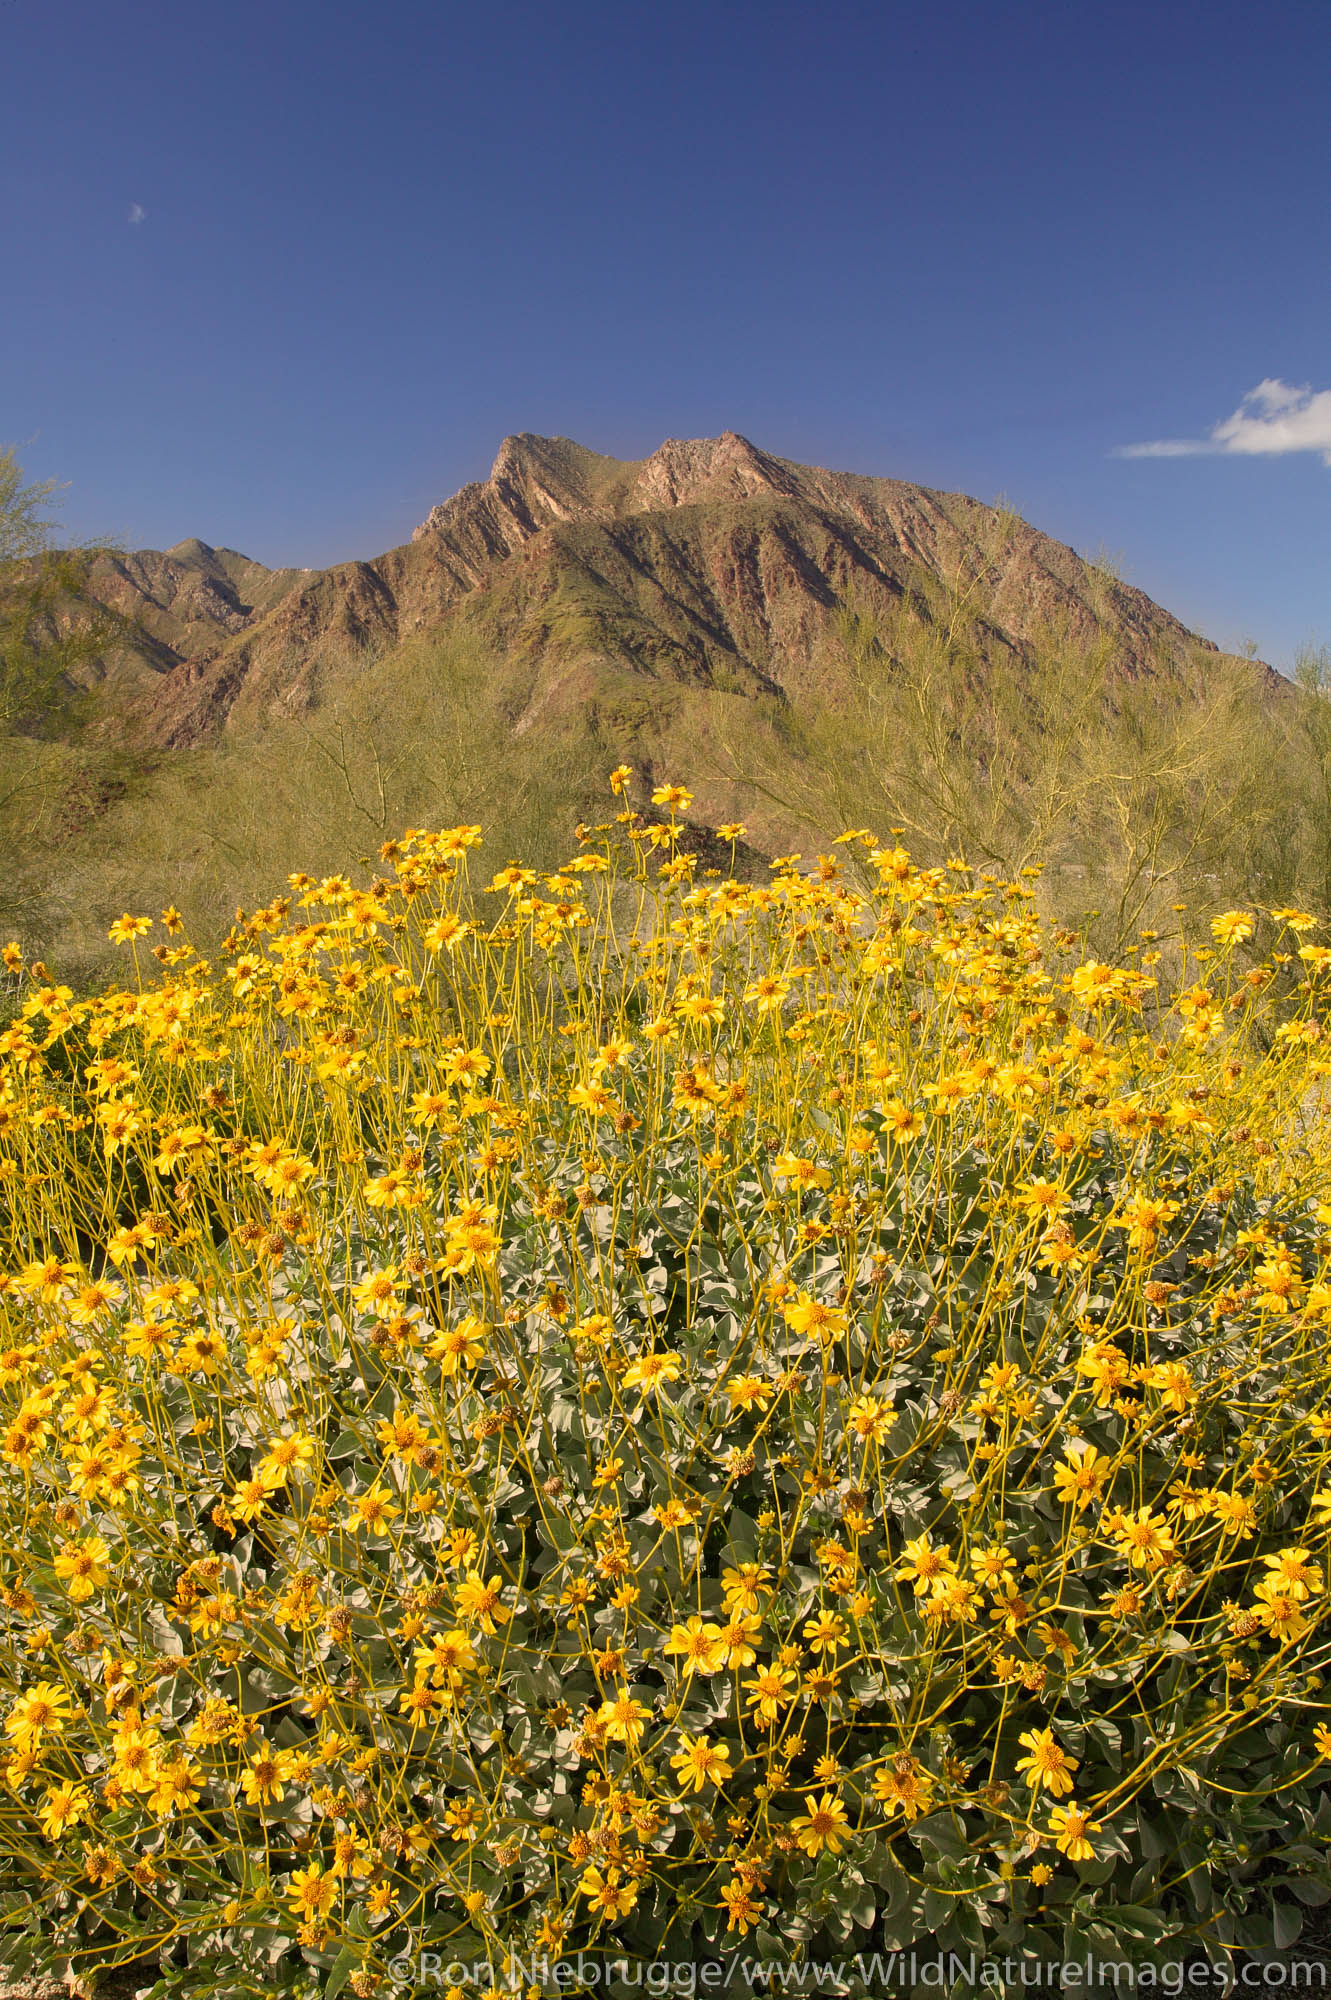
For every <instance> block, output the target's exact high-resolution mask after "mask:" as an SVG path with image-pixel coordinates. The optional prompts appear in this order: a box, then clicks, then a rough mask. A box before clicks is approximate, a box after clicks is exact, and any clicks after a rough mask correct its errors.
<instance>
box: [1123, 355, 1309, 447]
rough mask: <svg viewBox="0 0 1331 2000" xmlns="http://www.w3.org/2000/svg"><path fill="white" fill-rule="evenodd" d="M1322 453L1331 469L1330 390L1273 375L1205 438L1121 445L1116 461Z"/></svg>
mask: <svg viewBox="0 0 1331 2000" xmlns="http://www.w3.org/2000/svg"><path fill="white" fill-rule="evenodd" d="M1291 451H1317V452H1320V453H1321V455H1322V462H1323V464H1324V465H1329V466H1331V389H1318V390H1316V391H1314V390H1313V389H1312V388H1311V386H1310V385H1309V384H1308V383H1304V385H1303V387H1302V388H1299V389H1296V388H1293V387H1292V386H1291V384H1290V383H1288V382H1281V381H1279V380H1278V379H1276V378H1274V377H1268V378H1267V380H1266V381H1265V382H1259V383H1258V384H1257V387H1256V388H1255V389H1249V391H1248V393H1247V395H1246V396H1245V397H1244V398H1243V401H1242V402H1241V403H1240V404H1239V406H1238V408H1237V410H1235V412H1234V414H1233V416H1232V417H1226V418H1225V420H1224V422H1223V423H1219V424H1216V425H1215V426H1214V427H1213V429H1212V430H1211V432H1210V434H1209V436H1207V437H1204V438H1157V439H1156V441H1155V442H1154V443H1153V444H1127V445H1121V446H1120V447H1119V449H1118V450H1117V451H1116V452H1115V453H1114V456H1115V458H1200V457H1203V456H1217V455H1231V456H1237V457H1255V456H1258V455H1264V456H1268V457H1271V456H1274V457H1279V456H1282V455H1283V454H1284V453H1286V452H1291Z"/></svg>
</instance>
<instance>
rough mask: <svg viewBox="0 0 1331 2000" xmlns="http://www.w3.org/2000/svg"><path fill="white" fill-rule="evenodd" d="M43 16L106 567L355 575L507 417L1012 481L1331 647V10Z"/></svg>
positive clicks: (987, 489)
mask: <svg viewBox="0 0 1331 2000" xmlns="http://www.w3.org/2000/svg"><path fill="white" fill-rule="evenodd" d="M3 28H4V34H5V43H6V68H7V71H8V74H9V76H10V78H11V84H12V83H14V82H17V83H18V85H19V87H18V88H17V89H16V90H14V89H12V90H11V93H10V100H9V102H8V104H7V106H6V116H5V121H4V124H5V130H4V139H3V149H4V176H5V184H6V185H5V191H4V207H5V224H4V233H5V239H6V247H5V254H4V262H3V271H4V292H5V295H6V300H7V309H6V310H5V312H4V313H3V314H0V441H5V442H13V443H14V444H15V445H16V446H17V447H18V448H19V455H20V457H21V459H22V461H23V463H24V464H25V466H26V467H27V469H28V471H29V472H30V473H31V474H32V475H34V476H43V477H44V476H48V475H53V476H56V477H59V478H60V479H62V480H66V481H68V482H69V487H68V491H67V494H66V499H65V506H64V520H65V522H66V523H67V524H68V526H69V528H70V529H71V530H72V531H74V532H77V533H78V534H80V535H90V534H95V533H111V534H114V535H116V536H118V537H119V538H121V539H122V540H123V541H124V542H125V543H127V544H128V545H129V546H131V547H142V546H155V547H162V546H165V545H168V544H170V543H172V542H174V541H178V540H180V539H182V538H183V537H184V536H186V535H191V534H197V535H200V536H202V537H203V538H204V539H205V540H207V541H211V542H214V543H225V544H228V545H230V546H232V547H236V548H240V549H243V550H244V551H245V552H246V553H248V554H251V555H254V556H257V557H258V558H259V559H260V560H262V561H264V562H268V563H272V564H277V563H305V564H323V563H326V562H329V561H333V560H337V559H340V558H343V557H347V556H354V555H372V554H376V553H378V552H379V551H380V550H382V549H384V548H387V547H389V546H391V545H392V544H394V543H396V542H399V541H402V540H405V539H406V538H407V536H408V535H409V534H410V532H411V529H412V528H413V527H414V525H415V524H416V523H417V522H418V521H419V520H420V519H421V518H422V517H423V515H424V514H425V513H426V512H427V511H428V509H429V508H430V507H431V506H432V505H433V504H434V503H435V502H436V501H437V500H439V499H442V498H444V497H445V496H446V495H447V494H449V493H450V492H452V491H453V490H455V489H456V487H458V486H459V485H460V484H462V482H463V481H464V480H467V479H475V478H483V477H484V476H485V474H486V472H487V471H488V469H489V465H490V462H491V459H492V458H493V456H494V452H495V449H496V447H497V445H498V443H499V441H500V439H501V438H502V437H503V436H504V435H505V433H507V432H509V431H517V430H530V431H539V432H546V433H562V434H564V435H567V436H571V437H576V438H578V439H579V440H580V441H581V442H583V443H585V444H587V445H590V446H591V447H592V448H593V449H595V450H598V451H604V452H609V453H613V454H616V455H619V456H625V457H640V456H642V455H644V454H646V453H647V452H649V451H651V450H652V449H653V448H654V447H655V446H656V445H657V444H658V443H659V442H660V441H661V439H662V438H664V437H667V436H675V437H691V436H706V435H714V434H715V433H716V432H718V431H720V430H723V429H726V428H731V429H734V430H739V431H742V432H743V433H745V435H747V436H749V437H751V438H753V439H754V440H755V442H757V443H759V444H761V445H763V446H765V447H766V448H767V449H768V450H771V451H775V452H777V453H778V454H780V455H782V456H785V457H788V458H795V459H801V460H805V461H809V462H813V463H817V464H823V465H831V466H835V467H840V468H846V469H851V470H855V471H861V472H871V473H878V474H883V475H888V476H894V477H900V478H906V479H914V480H919V481H921V482H922V483H924V484H926V485H932V486H940V487H948V488H960V489H962V490H964V491H967V492H970V493H974V494H976V495H978V496H979V497H980V498H982V499H987V500H991V499H993V498H995V497H996V496H997V495H999V494H1000V493H1001V494H1004V495H1006V496H1007V498H1008V499H1009V500H1010V502H1011V503H1012V504H1013V505H1014V506H1015V507H1016V508H1017V509H1018V511H1019V512H1021V513H1022V514H1024V515H1025V516H1026V517H1027V519H1029V520H1031V521H1032V522H1034V523H1035V524H1036V525H1037V526H1039V527H1041V528H1043V529H1045V530H1047V531H1048V532H1049V533H1051V534H1054V535H1057V536H1058V537H1059V538H1060V539H1062V540H1065V541H1069V542H1071V543H1072V544H1073V545H1074V546H1075V547H1077V548H1079V549H1081V550H1083V551H1085V552H1088V553H1089V552H1094V551H1096V550H1099V549H1103V550H1106V551H1107V552H1109V553H1110V554H1112V555H1114V556H1115V557H1117V558H1118V559H1119V561H1120V562H1121V564H1122V567H1123V569H1124V572H1125V574H1126V575H1127V577H1128V578H1129V580H1130V581H1132V582H1134V583H1137V584H1139V585H1140V586H1141V587H1142V588H1143V589H1145V590H1147V591H1149V592H1150V593H1151V595H1152V596H1154V597H1156V598H1158V599H1159V600H1160V601H1161V602H1163V603H1165V604H1167V605H1168V606H1169V607H1170V608H1171V609H1172V610H1174V611H1176V612H1177V613H1178V614H1179V615H1180V616H1182V617H1183V618H1185V619H1186V620H1187V621H1188V622H1189V623H1191V624H1193V625H1195V626H1196V627H1197V628H1198V629H1199V630H1201V631H1203V632H1205V633H1206V634H1207V635H1208V636H1210V637H1212V638H1214V639H1216V640H1217V641H1219V642H1220V643H1222V644H1228V645H1236V644H1238V643H1239V642H1240V641H1241V640H1243V639H1244V638H1252V639H1254V640H1255V641H1257V643H1258V645H1259V647H1260V650H1261V651H1262V653H1263V655H1264V656H1265V657H1266V658H1269V659H1272V660H1274V661H1276V662H1277V663H1278V664H1281V665H1288V664H1289V663H1290V661H1291V659H1292V657H1293V655H1294V652H1295V649H1296V648H1297V647H1298V646H1299V645H1300V644H1302V643H1309V642H1323V641H1325V642H1331V563H1328V559H1327V558H1328V546H1327V544H1328V528H1329V527H1331V466H1328V464H1327V463H1325V462H1324V457H1323V454H1324V453H1327V454H1331V393H1329V392H1331V256H1329V255H1328V250H1329V249H1331V241H1329V239H1331V201H1328V199H1327V193H1326V190H1327V189H1328V187H1331V120H1328V118H1327V116H1326V105H1325V82H1326V75H1327V69H1328V60H1329V59H1331V8H1329V7H1328V6H1327V4H1326V0H1264V4H1263V6H1262V7H1260V8H1256V7H1254V6H1252V5H1251V4H1249V0H1245V4H1242V5H1231V4H1229V0H1195V4H1193V0H1151V4H1144V5H1138V4H1116V0H1106V4H1102V5H1096V6H1091V5H1084V4H1082V0H1059V4H1037V0H983V3H982V0H965V3H964V4H963V0H928V4H927V5H925V4H921V0H911V4H908V5H906V4H898V0H879V4H876V5H863V4H858V0H856V4H849V0H819V4H817V5H813V4H811V0H799V4H788V0H761V4H749V3H748V0H705V3H704V0H668V4H665V5H662V4H660V0H651V4H644V0H616V4H600V0H564V4H563V5H562V6H560V7H554V6H551V5H549V4H548V0H546V4H530V0H485V4H484V5H479V4H477V0H466V3H465V4H455V3H454V0H434V3H433V4H429V5H422V4H417V0H380V4H379V5H377V6H374V7H370V6H366V5H365V4H364V0H354V4H347V0H319V4H318V5H315V4H312V0H265V4H263V5H258V4H254V0H226V4H225V5H224V6H219V7H215V8H212V9H207V10H205V9H202V8H189V7H185V8H182V7H180V6H179V5H176V4H172V5H170V6H167V5H162V4H157V0H147V4H145V0H125V4H124V5H122V6H120V7H118V8H114V9H111V8H107V7H105V6H104V5H103V4H102V0H97V4H96V5H93V4H89V0H72V4H66V5H64V6H62V7H60V8H53V7H51V6H50V5H48V4H46V0H10V4H9V5H7V6H6V7H5V8H4V11H3ZM1260 385H1267V386H1266V387H1265V388H1264V389H1262V392H1261V395H1260V396H1259V397H1258V399H1257V400H1248V401H1247V402H1245V398H1248V399H1251V398H1252V396H1253V392H1254V391H1257V390H1258V389H1259V386H1260ZM1271 385H1276V386H1271ZM1231 420H1233V421H1231ZM1227 426H1228V427H1227ZM1226 427H1227V428H1226ZM1180 441H1182V442H1183V443H1185V444H1187V445H1188V446H1189V449H1187V450H1179V449H1174V450H1172V451H1171V452H1170V453H1166V454H1157V455H1146V456H1123V455H1120V454H1121V453H1122V452H1123V450H1124V448H1125V447H1132V446H1140V445H1143V444H1159V443H1161V442H1166V443H1170V444H1172V445H1174V446H1177V445H1178V443H1179V442H1180ZM1201 446H1205V447H1206V448H1205V449H1200V448H1199V447H1201Z"/></svg>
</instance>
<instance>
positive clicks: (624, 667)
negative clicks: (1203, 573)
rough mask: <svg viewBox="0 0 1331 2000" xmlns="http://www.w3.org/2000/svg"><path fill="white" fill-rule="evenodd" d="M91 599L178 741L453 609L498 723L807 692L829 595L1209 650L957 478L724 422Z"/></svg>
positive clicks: (140, 737) (136, 727) (118, 581)
mask: <svg viewBox="0 0 1331 2000" xmlns="http://www.w3.org/2000/svg"><path fill="white" fill-rule="evenodd" d="M94 588H95V590H96V592H97V594H98V595H100V596H101V597H103V599H104V600H105V601H106V602H107V603H109V604H111V605H113V606H114V607H115V608H116V610H117V611H119V612H120V613H121V614H122V615H123V617H124V618H125V619H126V620H127V621H128V632H129V636H128V640H127V643H126V645H125V646H124V647H123V648H122V649H121V653H120V656H119V662H118V665H117V668H116V671H115V675H114V685H115V700H114V702H113V704H111V706H110V708H109V711H108V712H109V714H110V715H111V717H112V722H111V724H110V726H113V727H114V728H116V729H117V730H123V731H124V732H125V733H126V735H127V737H128V738H129V739H130V740H132V741H135V742H137V743H139V744H142V745H148V746H155V747H159V748H163V749H165V748H180V747H186V746H189V745H191V744H198V743H202V742H206V741H209V740H212V739H215V738H217V737H218V736H219V735H221V734H223V733H228V734H233V735H234V734H244V733H246V732H248V731H250V730H253V729H256V728H260V727H262V726H263V725H264V724H265V722H267V721H269V720H272V719H274V718H278V717H281V716H284V715H291V714H300V713H303V712H305V711H306V710H308V709H311V708H313V707H315V706H317V705H318V703H319V702H320V700H321V698H322V695H323V693H324V691H325V689H326V688H327V686H328V685H329V684H330V682H331V681H333V680H335V679H336V678H337V677H338V676H341V675H345V674H347V673H352V674H355V673H363V672H366V671H372V670H373V668H374V665H375V663H376V662H379V661H381V660H382V659H383V658H384V656H385V655H387V654H388V653H391V651H392V649H393V648H394V647H396V646H399V645H401V644H402V643H403V642H405V641H408V640H411V639H413V638H418V637H420V636H422V635H429V634H431V633H432V632H435V631H440V630H443V629H445V628H447V627H448V626H449V625H450V624H452V623H453V622H454V621H458V622H459V623H460V624H462V625H465V626H466V627H467V628H468V629H469V630H470V631H471V632H472V634H473V636H476V635H479V636H480V637H481V638H482V639H483V640H484V642H485V643H486V644H487V645H490V646H493V648H494V649H495V650H496V653H497V654H499V655H502V656H503V657H504V658H505V659H506V660H507V661H509V662H511V663H513V666H514V677H513V692H512V696H511V705H512V707H513V713H512V716H511V721H512V723H513V726H514V727H515V728H521V727H522V726H523V725H524V721H526V722H528V723H529V722H530V719H531V716H532V714H534V713H541V712H543V711H544V710H545V709H546V708H548V706H549V703H550V700H551V698H552V691H557V692H558V696H559V699H560V700H562V701H565V702H567V701H569V700H575V701H586V700H588V699H593V698H594V691H595V686H596V684H597V682H598V679H599V678H600V677H601V676H603V675H604V674H605V673H607V672H608V673H611V674H612V675H614V676H620V677H622V676H623V675H624V674H625V673H627V674H628V675H630V676H633V677H636V678H637V679H639V680H641V681H643V682H652V681H655V682H657V683H668V682H685V683H688V684H691V685H694V686H702V687H714V688H718V689H721V690H723V691H727V692H732V693H744V692H748V693H765V694H769V695H777V696H780V695H781V694H782V693H790V692H793V691H795V690H797V689H805V688H807V677H808V674H809V672H810V662H811V659H812V658H813V656H814V654H815V653H816V651H817V647H818V643H819V639H820V636H821V635H822V634H824V633H825V632H826V630H827V628H828V624H829V621H830V619H831V618H832V616H833V615H834V614H835V613H836V612H837V611H839V610H844V609H846V608H847V607H852V606H853V607H855V608H857V609H859V610H868V611H870V612H872V611H875V610H878V611H885V610H887V609H889V608H890V607H891V606H892V605H894V604H896V603H899V602H900V601H901V600H902V599H903V597H905V596H907V595H908V594H909V595H910V596H911V597H912V599H913V600H916V601H918V602H919V603H920V604H921V605H922V606H927V605H928V603H929V602H930V600H931V597H937V596H938V594H939V593H940V592H942V593H944V594H946V593H947V592H948V591H951V592H952V593H953V595H954V596H956V595H958V594H966V595H968V596H969V598H970V599H971V603H970V615H973V616H974V617H976V618H978V619H979V621H980V622H981V624H982V626H983V628H984V639H985V643H986V644H988V645H991V646H995V647H999V648H1002V649H1004V650H1008V649H1011V648H1014V647H1015V648H1017V649H1020V648H1021V647H1023V646H1024V645H1027V644H1028V643H1029V642H1030V641H1031V640H1032V639H1033V637H1034V636H1035V635H1036V634H1037V633H1038V632H1039V631H1040V630H1041V629H1042V628H1047V627H1050V626H1062V627H1063V628H1065V629H1067V630H1068V631H1070V632H1072V633H1074V634H1081V635H1084V634H1087V633H1089V632H1092V631H1095V630H1108V632H1109V633H1110V635H1111V636H1112V639H1113V643H1114V647H1115V651H1116V656H1117V662H1118V667H1119V670H1120V671H1122V672H1124V673H1129V674H1137V673H1141V672H1150V671H1155V670H1157V668H1158V666H1159V663H1160V662H1161V660H1162V659H1165V658H1167V657H1168V656H1169V655H1170V654H1171V653H1176V652H1177V651H1178V650H1179V649H1180V648H1186V647H1194V648H1195V647H1196V646H1198V645H1206V644H1207V643H1208V642H1206V641H1201V640H1198V638H1197V637H1196V635H1195V634H1192V633H1190V632H1188V631H1187V630H1186V628H1185V627H1184V626H1183V625H1182V624H1180V622H1179V621H1178V620H1177V619H1175V618H1174V617H1172V616H1171V614H1170V613H1168V612H1167V611H1164V610H1163V609H1162V608H1161V607H1160V606H1158V605H1156V604H1154V603H1153V602H1152V601H1151V600H1150V599H1149V598H1148V597H1146V596H1145V595H1144V594H1143V593H1142V592H1141V591H1138V590H1135V589H1133V588H1132V587H1131V586H1129V585H1127V584H1124V583H1122V582H1120V581H1117V580H1115V579H1113V578H1110V577H1107V576H1105V575H1104V574H1103V573H1101V572H1098V571H1096V570H1095V569H1094V567H1093V566H1092V565H1090V564H1088V563H1086V562H1085V561H1084V560H1083V559H1082V558H1081V557H1079V556H1078V555H1077V554H1076V553H1075V552H1074V551H1073V550H1072V549H1070V548H1067V547H1065V546H1064V545H1063V544H1061V543H1058V542H1055V541H1053V540H1052V539H1051V538H1050V537H1048V536H1046V535H1042V534H1040V533H1039V532H1038V530H1036V529H1034V528H1031V527H1030V526H1028V525H1027V524H1026V523H1025V522H1021V521H1018V520H1015V519H1014V518H1011V517H1002V516H1000V515H999V513H998V511H997V510H995V509H994V508H990V507H986V506H984V505H983V504H982V503H980V502H978V501H976V500H972V499H970V498H968V497H967V496H965V495H963V494H956V493H943V492H937V491H934V490H932V489H930V488H927V487H921V486H917V485H912V484H909V483H907V482H905V481H900V480H890V479H880V478H873V477H868V476H865V475H860V474H854V473H843V472H832V471H828V470H825V469H823V468H819V467H811V466H802V465H797V464H794V463H792V462H790V461H788V460H784V459H779V458H775V457H773V456H772V455H770V454H769V453H767V452H764V451H762V450H761V449H759V448H758V447H757V446H755V445H753V444H752V443H750V442H749V440H748V439H746V438H743V437H741V436H739V435H738V434H737V433H736V432H733V431H727V432H724V433H723V434H722V435H721V436H720V437H718V438H704V439H667V440H666V442H665V443H664V444H662V445H661V446H660V448H659V449H658V450H657V451H655V452H653V453H652V454H651V456H650V457H648V458H646V459H642V460H638V461H624V460H618V459H613V458H607V457H604V456H601V455H600V454H598V453H595V452H592V451H589V450H587V449H586V448H585V447H584V446H581V445H578V444H576V443H574V442H573V441H572V440H570V439H565V438H543V437H536V436H532V435H527V434H521V435H516V436H513V437H509V438H506V439H505V440H504V442H503V444H502V445H501V446H500V449H499V452H498V455H497V457H496V459H495V462H494V466H493V468H492V470H491V472H490V476H489V478H488V479H486V480H485V481H483V482H474V483H472V484H469V485H467V486H464V487H463V488H462V489H461V490H460V491H459V492H458V493H456V494H454V495H453V496H452V498H451V499H449V500H447V501H444V502H443V503H441V504H440V505H439V506H437V507H435V508H434V509H433V510H432V511H431V513H430V514H429V515H428V516H427V518H426V519H425V520H424V521H423V522H422V523H421V525H420V526H419V527H418V528H417V529H416V531H415V533H414V535H413V537H412V539H411V541H410V542H408V543H405V544H403V545H402V546H400V547H398V548H394V549H390V550H388V551H387V552H386V553H385V554H383V555H381V556H378V557H375V558H373V559H371V560H367V561H357V562H348V563H340V564H335V565H333V566H332V567H330V568H328V569H325V570H315V571H297V570H271V571H270V570H267V569H265V568H264V567H263V565H262V564H259V563H256V562H252V561H250V560H249V559H247V558H245V557H243V556H240V555H237V554H236V553H235V552H234V551H231V550H226V549H211V548H209V547H208V546H207V545H206V544H204V543H201V542H184V543H180V544H178V545H177V546H176V547H175V548H174V549H171V550H167V551H166V552H165V553H162V554H158V553H156V552H153V551H141V552H139V553H137V554H135V555H132V556H127V557H108V558H105V559H104V560H103V562H102V564H100V565H99V568H98V572H97V574H96V576H95V579H94Z"/></svg>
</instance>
